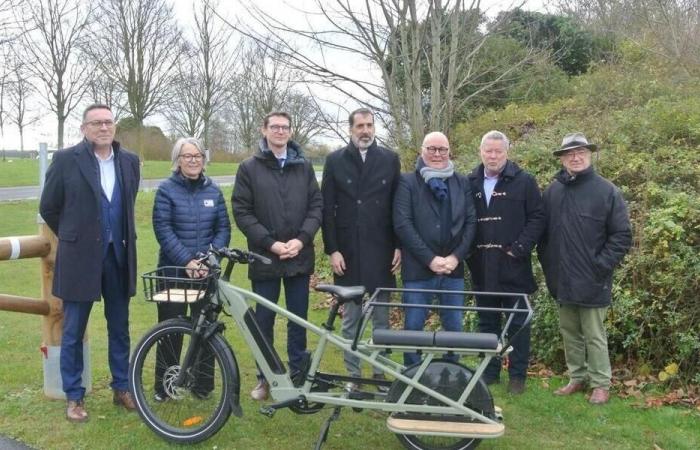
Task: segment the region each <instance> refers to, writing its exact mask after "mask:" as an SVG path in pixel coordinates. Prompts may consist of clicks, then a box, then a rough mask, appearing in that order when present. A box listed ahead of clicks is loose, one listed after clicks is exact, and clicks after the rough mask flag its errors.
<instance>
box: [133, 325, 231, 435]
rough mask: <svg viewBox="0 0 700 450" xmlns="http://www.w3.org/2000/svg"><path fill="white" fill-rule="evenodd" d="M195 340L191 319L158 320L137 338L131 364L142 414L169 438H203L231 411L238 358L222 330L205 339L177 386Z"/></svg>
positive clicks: (152, 428)
mask: <svg viewBox="0 0 700 450" xmlns="http://www.w3.org/2000/svg"><path fill="white" fill-rule="evenodd" d="M191 340H192V323H191V322H189V321H187V320H184V319H172V320H167V321H164V322H162V323H159V324H158V325H156V326H155V327H154V328H152V329H151V331H150V332H149V333H148V334H146V335H145V336H144V337H143V338H142V339H141V341H140V342H139V343H138V345H137V346H136V348H135V350H134V353H133V356H132V359H131V365H130V367H129V371H130V374H129V375H130V376H129V384H130V389H131V392H132V394H133V395H134V400H135V402H136V407H137V410H138V413H139V415H140V416H141V418H142V419H143V420H144V422H145V423H146V425H147V426H148V427H149V428H150V429H151V430H153V431H154V432H155V433H156V434H158V435H159V436H161V437H162V438H164V439H166V440H168V441H170V442H176V443H195V442H201V441H203V440H205V439H207V438H209V437H211V436H212V435H214V434H215V433H216V432H218V431H219V430H220V429H221V427H223V426H224V424H225V423H226V421H227V420H228V418H229V416H230V414H231V397H232V392H233V386H232V384H233V380H234V375H233V374H234V373H235V369H234V367H235V363H234V359H233V355H231V351H230V349H229V347H228V345H226V341H225V340H224V338H223V337H222V336H221V335H219V334H215V335H213V336H212V337H211V338H209V339H208V340H207V341H206V342H204V343H203V344H202V346H201V349H200V350H199V352H198V355H197V356H196V357H195V358H194V359H195V362H194V363H193V364H192V365H191V367H189V369H188V376H187V378H186V382H185V383H184V385H183V386H180V387H178V386H175V381H176V380H177V378H178V376H179V374H180V370H181V367H182V362H183V360H184V356H185V354H186V353H187V349H188V348H189V346H190V343H191Z"/></svg>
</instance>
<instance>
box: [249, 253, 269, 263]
mask: <svg viewBox="0 0 700 450" xmlns="http://www.w3.org/2000/svg"><path fill="white" fill-rule="evenodd" d="M248 255H249V256H250V258H251V260H258V261H260V262H261V263H263V264H272V260H271V259H270V258H268V257H267V256H263V255H258V254H257V253H254V252H248Z"/></svg>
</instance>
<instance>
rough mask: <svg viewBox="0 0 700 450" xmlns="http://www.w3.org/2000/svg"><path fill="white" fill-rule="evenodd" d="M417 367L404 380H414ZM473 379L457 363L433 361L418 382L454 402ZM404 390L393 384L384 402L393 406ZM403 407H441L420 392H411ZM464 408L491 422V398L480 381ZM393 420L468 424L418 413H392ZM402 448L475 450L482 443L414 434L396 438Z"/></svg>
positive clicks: (451, 417)
mask: <svg viewBox="0 0 700 450" xmlns="http://www.w3.org/2000/svg"><path fill="white" fill-rule="evenodd" d="M418 367H419V365H415V366H411V367H409V368H408V369H406V371H405V372H404V375H406V376H407V377H413V376H414V374H415V373H416V371H417V370H418ZM472 376H473V372H472V371H471V370H470V369H469V368H467V367H465V366H463V365H461V364H458V363H454V362H452V361H446V360H440V359H438V360H435V361H433V362H431V363H430V364H429V365H428V367H427V369H426V370H425V372H424V373H423V375H422V376H421V378H420V383H421V384H423V385H424V386H426V387H429V388H431V389H434V390H435V391H437V392H439V393H441V394H442V395H444V396H446V397H448V398H450V399H453V400H457V399H458V398H459V397H460V396H461V395H462V392H464V389H465V388H466V387H467V384H469V381H470V380H471V378H472ZM405 389H406V384H405V383H403V382H402V381H399V380H396V381H395V382H394V384H392V386H391V389H389V393H388V394H387V399H386V401H387V402H396V401H397V400H398V399H399V397H401V394H402V393H403V392H404V390H405ZM406 403H408V404H414V405H440V404H441V402H439V401H437V400H435V399H434V398H432V397H431V396H429V395H428V394H425V393H423V392H421V391H419V390H413V391H412V392H411V394H409V396H408V398H407V399H406ZM465 406H467V407H469V408H471V409H473V410H474V411H478V412H479V413H481V414H483V415H485V416H486V417H490V418H494V417H495V414H494V406H493V398H492V397H491V393H490V392H489V390H488V387H486V385H485V384H484V383H483V382H482V381H481V380H479V382H477V384H476V386H475V387H474V390H472V392H471V393H470V394H469V395H468V396H467V400H466V402H465ZM392 416H393V417H397V418H404V419H414V420H436V421H444V422H451V421H454V422H471V419H470V418H469V417H465V416H458V415H447V416H445V415H432V414H418V413H393V414H392ZM396 437H397V438H398V439H399V441H400V442H401V444H403V446H404V447H405V448H407V449H409V450H467V449H474V448H476V447H477V446H478V445H479V444H480V443H481V439H477V438H462V437H449V436H431V435H415V434H397V435H396Z"/></svg>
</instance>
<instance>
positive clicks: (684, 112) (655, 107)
mask: <svg viewBox="0 0 700 450" xmlns="http://www.w3.org/2000/svg"><path fill="white" fill-rule="evenodd" d="M619 56H620V60H619V62H618V63H616V64H609V65H601V66H600V67H594V68H593V69H592V70H591V71H590V72H589V73H587V74H585V75H582V76H579V77H575V78H570V79H569V80H568V81H567V85H566V86H565V87H562V85H561V80H560V79H557V81H556V83H557V84H556V91H557V92H558V93H560V95H558V96H557V97H556V98H553V99H551V98H549V97H547V96H545V97H544V98H543V102H541V103H536V102H531V103H528V104H522V103H520V104H509V105H507V106H506V107H505V108H503V109H500V110H490V111H486V112H484V113H482V114H479V115H476V116H474V117H471V118H469V119H468V120H466V121H464V122H463V123H462V124H460V125H459V126H458V127H457V129H456V131H455V133H454V134H453V136H452V142H453V147H455V156H456V160H457V165H458V167H460V168H461V169H462V170H464V171H467V170H471V169H472V168H473V167H474V166H475V165H476V164H477V163H478V146H479V141H480V138H481V136H482V135H483V134H484V133H485V132H487V131H489V130H491V129H498V130H501V131H503V132H505V133H506V134H507V135H508V136H509V138H510V139H511V140H512V141H513V144H514V147H513V149H512V150H511V154H510V156H511V159H514V160H515V161H517V162H518V163H519V164H520V165H521V166H523V167H524V168H525V169H526V170H528V171H529V172H530V173H532V174H533V175H535V177H536V178H537V180H538V182H539V184H540V186H541V187H542V188H544V187H546V186H547V185H548V184H549V183H550V181H551V180H552V177H553V175H554V174H555V172H556V171H557V170H558V168H559V162H558V160H557V158H554V157H553V156H552V154H551V151H552V150H553V149H554V148H556V147H557V146H558V145H559V143H560V142H561V138H562V137H563V136H564V134H566V133H569V132H572V131H581V132H583V133H585V134H586V135H587V137H588V138H589V140H591V141H592V142H595V143H597V144H598V145H599V148H600V149H601V151H600V152H599V153H598V154H597V155H596V156H594V164H595V166H596V167H597V169H598V171H599V172H600V173H601V174H602V175H603V176H605V177H606V178H608V179H610V180H611V181H612V182H613V183H615V184H616V185H617V186H618V187H619V188H620V189H621V190H622V192H623V194H624V197H625V199H626V200H627V202H628V206H629V210H630V217H631V221H632V226H633V235H634V241H633V247H632V249H631V251H630V253H629V254H628V256H627V257H626V258H625V260H624V262H623V264H622V266H621V267H620V268H619V269H618V270H617V272H616V276H615V282H614V287H613V306H612V308H611V310H610V314H609V317H608V320H609V327H608V330H609V342H610V351H611V357H612V358H613V359H614V360H615V361H616V363H617V367H618V368H627V369H629V370H631V371H632V373H646V374H655V373H656V372H657V371H660V370H662V369H663V368H664V367H665V366H667V365H668V364H671V363H676V364H678V365H679V367H680V371H679V377H678V378H676V379H679V380H681V381H692V382H695V383H700V371H699V368H700V251H699V250H700V196H699V195H698V194H699V193H700V82H699V81H698V79H697V78H692V77H688V76H683V75H680V74H678V73H677V72H676V71H674V68H673V67H669V66H668V65H665V64H661V63H655V62H654V58H653V57H652V55H649V54H647V53H645V51H644V50H643V49H641V48H639V47H637V46H635V45H633V44H631V43H623V44H622V45H621V46H620V55H619ZM538 270H539V267H538ZM538 278H539V280H540V289H539V290H538V292H537V294H535V295H534V296H533V303H534V305H535V309H536V316H535V322H534V326H533V345H532V348H533V355H534V356H535V357H536V358H537V359H539V360H540V361H542V362H544V363H546V364H547V365H549V366H551V367H553V368H555V369H556V368H559V369H563V347H562V345H561V340H560V337H559V331H558V324H557V312H556V304H555V302H554V301H553V300H552V298H551V297H549V294H548V293H547V292H546V288H545V286H544V283H543V279H542V276H541V274H539V276H538Z"/></svg>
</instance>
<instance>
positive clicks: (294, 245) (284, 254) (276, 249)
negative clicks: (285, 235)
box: [270, 239, 304, 259]
mask: <svg viewBox="0 0 700 450" xmlns="http://www.w3.org/2000/svg"><path fill="white" fill-rule="evenodd" d="M302 248H304V243H303V242H301V241H300V240H299V239H292V240H290V241H287V242H280V241H277V242H275V243H274V244H272V247H270V251H271V252H272V253H274V254H275V255H277V256H279V258H280V259H291V258H295V257H297V256H298V255H299V252H300V251H301V249H302Z"/></svg>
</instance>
